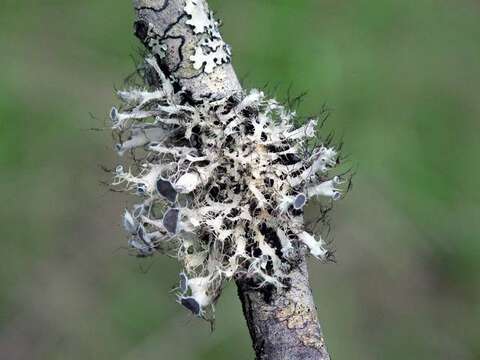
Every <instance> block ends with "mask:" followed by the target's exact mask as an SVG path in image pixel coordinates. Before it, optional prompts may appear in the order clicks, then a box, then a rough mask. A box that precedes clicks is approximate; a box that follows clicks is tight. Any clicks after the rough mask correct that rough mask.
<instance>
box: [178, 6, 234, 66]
mask: <svg viewBox="0 0 480 360" xmlns="http://www.w3.org/2000/svg"><path fill="white" fill-rule="evenodd" d="M184 10H185V13H186V14H187V15H188V16H189V20H187V22H186V23H187V24H188V25H190V26H191V27H192V30H193V32H194V34H196V35H197V36H199V38H200V40H199V41H198V43H197V46H196V47H195V54H193V55H192V56H190V60H191V61H192V62H193V67H194V68H195V69H196V70H200V69H202V68H203V71H204V72H205V73H207V74H210V73H211V72H213V70H214V69H215V67H217V66H219V65H222V64H226V63H229V62H230V59H231V55H232V54H231V50H230V47H229V46H228V45H227V44H225V43H224V42H223V40H222V37H221V36H220V32H219V31H218V23H217V22H216V21H215V19H214V17H213V14H212V12H211V11H209V10H208V9H206V8H205V7H204V2H203V1H198V0H187V2H186V5H185V8H184Z"/></svg>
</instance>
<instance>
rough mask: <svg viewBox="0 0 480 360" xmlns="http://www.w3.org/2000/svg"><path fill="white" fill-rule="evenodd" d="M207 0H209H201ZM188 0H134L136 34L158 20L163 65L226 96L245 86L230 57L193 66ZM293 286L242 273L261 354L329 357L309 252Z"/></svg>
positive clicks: (197, 90) (276, 358)
mask: <svg viewBox="0 0 480 360" xmlns="http://www.w3.org/2000/svg"><path fill="white" fill-rule="evenodd" d="M198 1H204V0H198ZM184 6H185V0H134V7H135V11H136V20H135V26H134V28H135V34H136V36H137V37H138V38H139V39H140V40H141V41H144V40H145V37H146V33H147V29H148V24H154V26H155V30H156V32H157V33H160V34H163V35H162V39H161V41H162V44H164V45H166V46H167V49H166V57H165V58H164V59H163V61H162V62H163V65H162V70H163V71H164V72H165V73H166V74H167V75H171V76H174V77H175V78H176V79H178V80H179V82H180V84H181V85H182V87H184V88H185V89H186V90H189V91H190V92H191V94H192V96H193V98H200V97H202V96H206V95H209V94H213V95H215V97H217V96H218V97H221V96H226V95H228V94H231V93H233V92H238V91H240V90H241V86H240V83H239V81H238V79H237V76H236V74H235V71H234V69H233V67H232V65H231V64H230V63H228V64H223V65H220V66H217V67H215V69H214V71H213V72H212V73H210V74H207V73H204V72H202V71H201V70H196V69H194V67H193V64H192V62H191V61H190V60H189V57H190V56H191V55H193V53H194V49H195V44H196V42H197V36H196V35H195V34H194V33H193V31H192V29H191V27H190V26H189V25H188V24H186V21H187V20H188V16H187V14H186V13H185V11H184ZM291 280H292V281H291V287H290V288H289V289H286V290H283V291H276V292H275V291H272V290H271V289H268V288H267V289H265V288H264V289H258V288H256V287H255V286H252V285H251V284H250V283H249V282H248V281H246V280H244V279H237V286H238V294H239V298H240V300H241V302H242V306H243V312H244V315H245V318H246V321H247V325H248V329H249V331H250V335H251V338H252V342H253V348H254V351H255V354H256V358H257V359H271V360H287V359H288V360H296V359H319V360H326V359H330V357H329V355H328V352H327V350H326V347H325V342H324V339H323V335H322V330H321V327H320V324H319V322H318V318H317V312H316V307H315V304H314V301H313V296H312V292H311V290H310V287H309V283H308V272H307V265H306V261H305V258H304V257H302V258H301V261H299V265H298V266H297V267H296V268H294V269H293V271H292V273H291Z"/></svg>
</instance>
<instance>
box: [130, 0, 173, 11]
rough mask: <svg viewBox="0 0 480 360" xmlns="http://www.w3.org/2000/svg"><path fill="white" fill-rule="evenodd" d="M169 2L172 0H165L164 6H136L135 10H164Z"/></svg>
mask: <svg viewBox="0 0 480 360" xmlns="http://www.w3.org/2000/svg"><path fill="white" fill-rule="evenodd" d="M169 3H170V0H165V1H164V2H163V4H162V6H160V8H156V7H153V6H136V7H135V10H151V11H153V12H162V11H163V10H165V9H166V8H167V7H168V5H169Z"/></svg>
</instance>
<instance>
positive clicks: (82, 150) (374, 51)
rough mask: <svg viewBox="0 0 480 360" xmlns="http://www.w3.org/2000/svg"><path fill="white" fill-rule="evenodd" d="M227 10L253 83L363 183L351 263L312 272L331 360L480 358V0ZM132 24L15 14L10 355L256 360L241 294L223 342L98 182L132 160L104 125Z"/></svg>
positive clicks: (342, 251)
mask: <svg viewBox="0 0 480 360" xmlns="http://www.w3.org/2000/svg"><path fill="white" fill-rule="evenodd" d="M211 7H212V8H213V9H214V10H215V11H216V12H217V15H218V16H219V17H220V18H221V19H222V20H223V22H224V26H223V33H224V37H225V39H226V40H227V41H228V42H229V43H230V44H231V45H232V47H233V50H234V65H235V67H236V69H237V72H238V74H239V76H240V77H242V78H245V81H244V83H245V85H246V86H248V87H261V86H263V85H264V84H266V83H270V84H271V86H274V87H275V86H278V91H277V94H278V95H279V97H280V98H281V97H282V96H283V97H284V96H285V94H286V92H287V89H288V88H289V87H290V86H291V92H292V93H294V94H295V93H297V94H298V93H301V92H302V91H308V96H307V97H306V98H305V101H304V102H303V103H302V104H301V106H300V109H299V112H300V113H302V114H313V113H316V112H318V111H319V110H320V108H321V106H322V104H324V103H325V104H327V105H328V107H329V108H330V109H332V110H333V111H332V117H331V118H330V120H329V122H328V123H327V125H326V130H325V131H330V130H335V133H336V134H337V137H338V138H343V140H344V142H345V147H344V150H345V152H346V154H348V155H350V157H349V159H350V161H351V164H352V166H354V167H356V168H357V175H356V176H355V178H354V185H355V186H354V189H353V191H352V192H351V193H350V194H349V195H348V196H347V198H346V199H345V200H342V201H340V202H338V203H337V204H336V205H337V206H336V209H335V211H334V213H333V223H332V225H333V232H332V235H331V238H333V239H334V240H335V243H334V244H335V248H336V250H337V259H338V263H337V264H334V265H322V264H319V263H318V262H313V261H312V262H311V264H310V273H311V279H312V287H313V291H314V293H315V298H316V302H317V305H318V310H319V316H320V319H321V320H322V324H323V326H324V329H325V335H326V339H327V344H328V347H329V350H330V351H331V353H332V356H333V359H360V360H362V359H480V341H479V339H480V328H479V321H480V242H479V239H478V237H479V234H480V221H479V215H480V208H479V200H480V196H479V190H478V188H479V187H478V185H479V184H480V176H479V175H480V171H479V166H478V155H479V152H480V142H479V130H480V121H479V119H480V96H479V84H480V66H479V60H480V26H479V19H480V3H479V2H478V1H473V0H458V1H446V0H436V1H434V0H397V1H393V0H355V1H354V0H351V1H342V0H340V1H339V0H305V1H299V0H277V1H275V0H211ZM132 21H133V11H132V6H131V2H130V1H129V0H125V1H119V0H95V1H93V0H84V1H67V0H36V1H33V0H32V1H27V0H1V4H0V68H1V71H0V204H1V205H0V222H1V226H0V235H1V239H2V247H1V250H0V281H1V290H0V358H1V359H8V360H10V359H82V360H83V359H115V360H118V359H142V360H143V359H147V360H148V359H179V360H181V359H205V360H206V359H209V360H210V359H252V358H253V352H252V350H251V347H250V339H249V337H248V332H247V329H246V326H245V322H244V320H243V318H242V314H241V307H240V303H239V301H238V299H237V297H236V290H235V287H234V286H233V285H230V286H229V287H228V289H227V290H226V291H225V293H224V295H223V296H222V297H221V299H220V302H219V304H218V307H217V329H216V331H215V332H214V333H210V331H209V326H208V324H206V323H204V322H202V321H199V320H197V319H194V318H192V316H190V315H189V314H188V313H187V312H186V311H184V309H182V308H181V307H180V306H178V304H176V303H175V301H174V296H173V295H172V294H170V293H169V290H170V289H171V287H172V285H174V284H175V283H176V281H177V274H178V265H177V264H176V263H175V262H173V261H172V260H169V259H167V258H160V257H157V258H155V259H153V260H152V259H148V260H138V259H136V258H133V257H129V256H127V253H126V251H125V250H122V249H119V248H120V247H122V246H124V245H125V244H126V239H125V235H124V233H123V231H122V229H121V221H120V215H121V213H122V211H123V208H124V207H125V206H126V205H127V204H129V203H130V202H131V199H129V198H128V197H127V196H124V195H118V194H114V193H111V192H109V191H108V189H107V187H105V186H103V185H102V184H101V183H100V182H101V181H109V180H110V179H109V176H108V174H105V173H104V172H103V171H102V170H101V169H100V165H106V166H110V167H113V166H115V165H116V164H117V161H118V160H117V158H116V155H115V153H114V152H113V147H112V144H113V142H112V140H111V137H110V133H109V132H108V131H105V132H99V131H93V130H89V129H90V128H99V127H103V126H104V123H105V121H106V114H107V112H108V110H109V109H110V106H111V105H112V104H114V103H115V102H116V100H115V97H114V94H113V88H114V86H117V87H121V86H122V83H123V79H124V77H125V76H126V75H127V74H128V73H130V72H131V71H132V70H133V62H132V60H131V58H130V56H131V55H135V54H136V53H137V49H138V48H139V44H138V43H137V41H136V40H135V39H134V37H133V35H132ZM89 113H92V114H93V115H94V116H95V117H96V118H92V117H91V116H90V115H89ZM309 211H310V212H311V213H313V212H315V207H310V208H309ZM146 270H148V271H146Z"/></svg>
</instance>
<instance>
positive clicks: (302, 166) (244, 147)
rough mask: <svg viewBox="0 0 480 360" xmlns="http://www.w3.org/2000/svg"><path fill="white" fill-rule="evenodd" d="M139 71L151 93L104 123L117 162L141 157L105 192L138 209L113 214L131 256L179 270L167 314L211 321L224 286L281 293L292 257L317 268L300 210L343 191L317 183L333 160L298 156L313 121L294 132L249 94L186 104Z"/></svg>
mask: <svg viewBox="0 0 480 360" xmlns="http://www.w3.org/2000/svg"><path fill="white" fill-rule="evenodd" d="M187 3H188V4H190V5H188V4H187V5H188V6H190V8H189V9H188V11H190V12H191V13H194V14H196V12H200V10H199V9H196V8H194V7H192V6H193V5H194V4H195V3H194V2H192V1H187ZM196 16H200V15H198V14H197V15H196ZM192 19H193V20H192ZM192 19H191V21H190V23H191V26H194V27H195V29H199V30H198V31H204V32H208V33H209V34H210V35H212V34H213V35H214V34H215V31H216V30H215V29H216V25H214V26H213V27H212V26H204V24H203V22H202V21H207V20H205V19H203V20H202V21H197V20H198V18H197V17H195V16H193V17H192ZM212 19H213V18H212ZM212 19H210V20H209V21H213V20H212ZM213 35H212V36H213ZM213 39H215V36H213ZM202 46H204V45H202ZM212 46H213V45H212ZM215 46H217V45H215ZM145 67H149V68H150V70H151V71H150V72H155V73H156V74H157V77H158V79H160V84H159V86H158V87H157V88H153V89H152V88H149V87H148V86H146V87H145V88H132V89H127V90H123V91H121V92H119V98H120V99H121V100H122V101H123V105H122V110H121V111H120V110H118V109H117V108H113V109H112V111H111V112H110V116H111V120H112V128H113V130H114V132H116V133H117V134H118V136H119V138H120V139H124V140H122V141H120V143H119V144H118V145H117V146H116V148H117V151H118V154H119V155H120V156H122V155H125V154H128V153H136V152H140V153H142V156H141V157H140V160H138V159H137V157H135V158H134V159H137V160H136V161H134V164H133V165H132V167H131V168H130V169H128V171H127V170H126V169H125V168H124V167H123V166H119V167H117V169H116V171H115V177H114V182H113V184H114V185H116V186H122V187H123V188H124V189H125V190H126V191H130V192H133V193H135V194H136V195H138V196H139V197H140V204H138V205H136V206H135V207H134V209H133V211H131V212H130V211H128V210H126V211H125V214H124V220H123V224H124V227H125V230H126V232H127V233H128V234H129V235H130V239H129V245H130V247H131V249H132V250H133V251H135V253H136V254H137V255H139V256H151V255H153V254H155V253H156V252H160V253H164V254H167V255H169V256H172V257H175V258H177V259H178V260H179V261H180V263H181V264H182V267H183V271H182V273H181V274H180V283H179V286H178V289H177V290H178V293H177V300H178V302H179V303H180V304H182V305H183V306H184V307H186V308H187V309H189V310H190V311H191V312H192V313H193V314H195V315H197V316H200V317H203V318H211V316H212V310H213V305H214V303H215V301H216V299H218V297H219V295H220V293H221V290H222V288H223V285H224V283H225V282H226V281H227V280H229V279H232V278H233V277H247V278H249V280H250V281H251V282H252V283H255V284H257V286H259V287H260V286H264V285H265V284H270V285H273V286H274V287H277V288H279V287H284V286H288V285H287V284H288V283H289V281H288V279H289V272H290V270H291V269H292V267H293V266H295V264H296V262H297V261H298V259H299V257H300V256H301V254H302V252H303V249H308V250H309V252H310V254H312V255H313V256H315V257H316V258H318V259H320V260H326V259H327V258H328V254H329V252H328V250H327V249H326V247H325V244H324V242H323V240H322V239H321V238H320V237H318V236H317V238H315V236H313V235H312V234H310V233H308V232H307V231H306V229H305V225H304V218H303V209H304V207H305V206H306V204H307V202H308V200H309V199H311V198H312V197H317V196H320V197H325V198H329V199H332V200H338V199H340V198H341V190H340V188H339V186H340V185H341V184H342V179H340V178H339V177H337V176H335V177H332V176H330V177H329V176H328V174H329V172H330V171H331V169H332V168H333V167H335V166H336V164H337V162H338V154H337V152H336V150H335V149H334V148H332V147H329V146H323V145H321V146H318V147H316V148H314V149H309V145H308V144H309V141H310V140H311V139H313V138H315V137H316V125H317V122H316V120H310V121H309V122H308V123H307V124H305V125H304V126H301V127H298V128H295V127H294V125H293V124H294V120H295V117H296V115H295V113H294V112H291V111H289V110H288V109H287V108H285V107H284V106H282V105H281V104H280V103H278V102H277V101H275V100H274V99H268V98H266V97H265V95H264V94H263V92H261V91H258V90H251V91H250V92H249V93H243V92H242V93H235V94H231V95H230V96H226V97H223V98H203V99H201V100H199V99H196V101H195V102H193V101H186V100H188V97H189V96H190V95H189V93H188V92H185V91H183V90H182V89H178V86H174V84H173V83H174V82H175V80H174V79H169V78H167V77H166V76H165V74H163V72H162V71H161V70H160V66H159V64H158V63H157V59H156V58H154V57H147V59H146V61H145ZM192 103H195V105H191V104H192Z"/></svg>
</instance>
